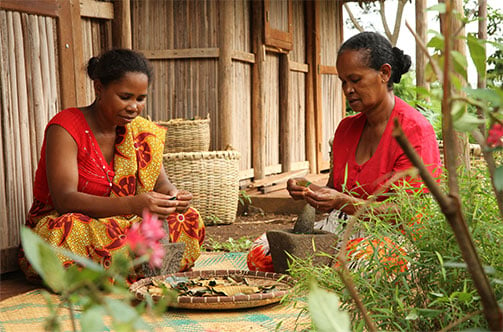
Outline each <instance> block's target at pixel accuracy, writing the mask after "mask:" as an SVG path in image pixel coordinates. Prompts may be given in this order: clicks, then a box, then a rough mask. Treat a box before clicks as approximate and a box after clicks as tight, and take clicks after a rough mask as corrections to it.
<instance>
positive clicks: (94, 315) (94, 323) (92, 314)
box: [80, 306, 106, 332]
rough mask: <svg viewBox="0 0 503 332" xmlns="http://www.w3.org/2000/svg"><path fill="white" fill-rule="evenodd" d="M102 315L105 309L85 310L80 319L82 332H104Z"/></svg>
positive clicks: (93, 308)
mask: <svg viewBox="0 0 503 332" xmlns="http://www.w3.org/2000/svg"><path fill="white" fill-rule="evenodd" d="M104 314H105V309H104V308H103V307H102V306H93V307H91V308H89V309H87V310H85V311H84V313H83V314H82V317H81V318H80V325H81V326H82V331H86V332H88V331H90V332H92V331H96V332H100V331H106V326H105V324H104V323H103V316H104Z"/></svg>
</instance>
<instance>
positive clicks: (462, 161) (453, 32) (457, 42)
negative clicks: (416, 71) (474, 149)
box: [439, 0, 470, 169]
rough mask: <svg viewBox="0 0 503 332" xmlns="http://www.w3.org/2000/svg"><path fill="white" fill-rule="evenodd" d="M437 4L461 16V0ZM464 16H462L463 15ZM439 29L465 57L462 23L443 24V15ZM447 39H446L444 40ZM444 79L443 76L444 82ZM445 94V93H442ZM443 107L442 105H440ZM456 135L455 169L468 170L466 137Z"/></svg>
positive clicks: (452, 21) (453, 47)
mask: <svg viewBox="0 0 503 332" xmlns="http://www.w3.org/2000/svg"><path fill="white" fill-rule="evenodd" d="M439 2H444V3H446V2H448V3H449V4H450V6H451V7H452V10H453V11H455V12H457V13H459V15H463V1H462V0H439ZM463 16H464V15H463ZM447 27H449V28H450V33H446V30H447ZM440 29H441V31H442V33H443V34H444V36H445V35H447V36H449V37H450V38H451V42H452V50H454V51H457V52H459V53H461V55H462V56H463V57H466V40H465V39H461V38H458V37H460V36H465V35H466V34H465V29H464V27H463V26H462V22H461V21H460V20H459V19H458V18H457V17H455V16H454V15H452V16H451V20H450V22H445V14H443V15H440ZM445 39H447V38H445ZM457 77H458V78H459V79H460V81H461V82H462V84H463V85H464V86H465V85H466V82H463V78H462V77H461V76H460V75H457ZM445 79H446V77H445V76H444V80H445ZM444 93H445V92H444ZM442 107H444V105H442ZM445 130H446V128H445V126H443V129H442V136H443V137H444V160H445V161H446V162H447V160H448V158H446V157H447V156H446V152H447V149H445V146H446V144H445V137H446V133H445ZM455 134H456V139H455V142H453V143H454V144H451V147H452V148H454V149H455V154H456V156H457V158H456V165H455V167H454V168H455V169H458V166H459V165H463V166H464V167H465V169H469V168H470V145H469V142H468V136H467V135H466V134H465V133H462V132H458V131H456V132H455Z"/></svg>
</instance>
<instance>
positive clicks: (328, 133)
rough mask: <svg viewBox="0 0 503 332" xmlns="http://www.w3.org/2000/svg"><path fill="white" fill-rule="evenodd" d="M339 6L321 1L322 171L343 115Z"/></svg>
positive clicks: (332, 2)
mask: <svg viewBox="0 0 503 332" xmlns="http://www.w3.org/2000/svg"><path fill="white" fill-rule="evenodd" d="M340 9H341V7H340V4H339V3H338V2H337V1H328V0H327V1H321V2H320V11H319V13H320V31H321V34H320V46H321V56H320V57H321V64H322V65H323V67H324V68H326V70H324V71H322V76H321V90H322V91H321V98H322V112H323V113H322V121H321V125H322V136H321V142H320V143H321V156H322V160H323V161H324V163H323V165H322V166H323V167H322V169H327V168H328V167H329V164H328V163H329V160H330V157H329V151H330V146H329V144H328V142H329V140H330V139H331V138H333V136H334V133H335V129H336V128H337V125H338V124H339V122H340V121H341V119H342V117H343V115H344V109H341V108H343V107H344V106H343V105H344V101H343V99H342V90H341V83H340V81H339V78H338V77H337V74H336V70H335V65H336V61H337V50H338V49H339V46H340V45H341V41H340V37H339V36H341V35H342V31H341V22H340V21H337V20H334V17H342V14H341V12H340Z"/></svg>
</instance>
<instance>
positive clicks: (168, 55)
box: [137, 48, 220, 60]
mask: <svg viewBox="0 0 503 332" xmlns="http://www.w3.org/2000/svg"><path fill="white" fill-rule="evenodd" d="M137 51H138V52H141V53H143V55H145V57H146V58H147V59H151V60H152V59H155V60H170V59H195V58H218V57H219V53H220V51H219V49H218V48H185V49H182V48H181V49H176V50H137Z"/></svg>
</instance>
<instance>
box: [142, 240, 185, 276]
mask: <svg viewBox="0 0 503 332" xmlns="http://www.w3.org/2000/svg"><path fill="white" fill-rule="evenodd" d="M161 244H162V246H163V247H164V251H165V254H164V257H163V259H162V265H161V267H154V268H153V267H151V266H150V264H149V263H148V262H147V263H144V264H142V269H143V273H144V274H145V277H153V276H159V275H165V274H170V273H176V272H179V271H180V262H181V261H182V258H183V252H184V250H185V243H183V242H176V243H170V242H164V243H163V242H162V241H161Z"/></svg>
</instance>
